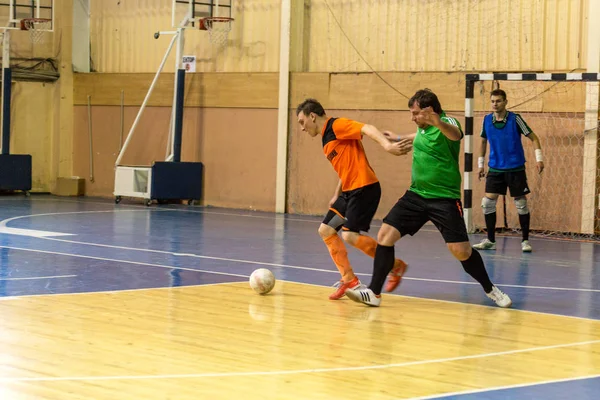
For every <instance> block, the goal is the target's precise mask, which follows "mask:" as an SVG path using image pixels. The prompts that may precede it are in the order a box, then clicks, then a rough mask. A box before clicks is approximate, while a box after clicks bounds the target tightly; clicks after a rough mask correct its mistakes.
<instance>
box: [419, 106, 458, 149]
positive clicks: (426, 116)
mask: <svg viewBox="0 0 600 400" xmlns="http://www.w3.org/2000/svg"><path fill="white" fill-rule="evenodd" d="M417 118H418V119H420V120H421V121H423V122H425V123H426V124H427V125H431V126H435V127H436V128H438V129H439V130H440V132H442V134H443V135H444V136H446V137H447V138H448V139H449V140H452V141H458V140H460V139H462V137H463V134H462V131H461V130H460V128H459V127H458V126H456V125H453V124H449V123H447V122H444V121H442V119H441V118H440V116H439V114H437V113H436V112H435V111H433V108H431V107H426V108H424V109H422V110H421V112H420V113H419V115H418V117H417Z"/></svg>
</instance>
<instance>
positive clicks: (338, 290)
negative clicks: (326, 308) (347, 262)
mask: <svg viewBox="0 0 600 400" xmlns="http://www.w3.org/2000/svg"><path fill="white" fill-rule="evenodd" d="M358 285H360V281H359V280H358V278H357V277H354V279H352V280H351V281H350V282H348V283H345V282H343V281H338V282H336V283H335V284H334V285H333V286H334V287H335V292H333V293H331V294H330V295H329V300H339V299H341V298H342V297H344V296H345V295H346V291H347V290H348V289H351V288H354V287H357V286H358Z"/></svg>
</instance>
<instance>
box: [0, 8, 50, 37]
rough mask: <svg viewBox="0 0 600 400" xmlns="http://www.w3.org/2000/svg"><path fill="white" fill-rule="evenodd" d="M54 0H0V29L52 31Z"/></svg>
mask: <svg viewBox="0 0 600 400" xmlns="http://www.w3.org/2000/svg"><path fill="white" fill-rule="evenodd" d="M55 2H56V0H0V29H29V27H30V26H32V27H34V29H37V30H39V31H44V32H53V31H54V6H55Z"/></svg>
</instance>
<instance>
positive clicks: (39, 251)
mask: <svg viewBox="0 0 600 400" xmlns="http://www.w3.org/2000/svg"><path fill="white" fill-rule="evenodd" d="M0 248H2V249H12V250H22V251H31V252H38V253H44V254H56V255H59V256H67V257H76V258H89V259H92V260H100V261H113V262H119V263H125V264H135V265H149V266H151V267H158V268H167V269H180V270H182V271H193V272H204V273H207V274H215V275H227V276H239V277H242V278H248V277H249V276H250V275H241V274H233V273H229V272H218V271H207V270H203V269H195V268H187V267H175V266H171V265H164V264H153V263H147V262H139V261H128V260H118V259H115V258H106V257H94V256H84V255H82V254H70V253H61V252H58V251H48V250H36V249H26V248H23V247H14V246H0Z"/></svg>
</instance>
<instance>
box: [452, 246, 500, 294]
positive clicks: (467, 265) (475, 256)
mask: <svg viewBox="0 0 600 400" xmlns="http://www.w3.org/2000/svg"><path fill="white" fill-rule="evenodd" d="M460 263H461V264H462V266H463V268H464V269H465V271H466V272H467V274H469V275H471V276H472V277H473V278H474V279H475V280H476V281H477V282H479V284H481V286H482V287H483V290H485V292H486V293H489V292H491V291H492V286H493V285H492V282H491V281H490V277H489V276H488V273H487V271H486V270H485V265H484V264H483V260H482V259H481V255H480V254H479V252H478V251H477V250H475V249H473V252H472V253H471V257H469V258H467V259H466V260H465V261H461V262H460Z"/></svg>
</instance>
